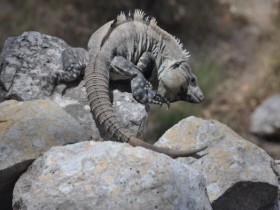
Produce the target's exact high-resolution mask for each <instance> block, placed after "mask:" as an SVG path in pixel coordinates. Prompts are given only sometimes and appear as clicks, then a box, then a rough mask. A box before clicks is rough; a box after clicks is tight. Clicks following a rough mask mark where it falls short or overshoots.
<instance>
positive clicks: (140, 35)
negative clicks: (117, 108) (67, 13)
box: [85, 10, 206, 158]
mask: <svg viewBox="0 0 280 210" xmlns="http://www.w3.org/2000/svg"><path fill="white" fill-rule="evenodd" d="M88 46H89V49H90V51H89V64H88V65H87V67H86V72H85V86H86V91H87V95H88V99H89V103H90V108H91V112H92V114H93V117H94V118H95V119H96V120H97V122H99V123H100V124H101V125H102V126H103V127H104V128H105V130H106V131H107V132H109V133H110V134H112V135H113V136H115V137H116V138H117V139H118V140H121V141H123V142H127V143H129V144H130V145H132V146H142V147H145V148H147V149H150V150H154V151H157V152H160V153H164V154H166V155H169V156H171V157H173V158H176V157H182V156H191V155H194V154H195V153H197V152H199V151H202V150H204V149H205V148H206V147H202V148H199V149H194V150H186V151H175V150H171V149H169V148H161V147H157V146H154V145H151V144H148V143H146V142H144V141H142V140H140V139H138V138H136V137H134V136H133V135H131V134H130V131H129V130H127V129H126V128H124V127H123V126H122V125H121V124H120V122H118V121H117V118H116V116H115V113H114V110H113V108H112V104H111V102H110V97H109V80H128V81H130V86H131V92H132V94H133V97H134V98H135V99H136V100H137V101H138V102H139V103H142V104H147V103H148V104H151V103H154V104H160V105H161V104H163V103H166V104H168V105H169V103H170V102H175V101H179V100H183V101H188V102H191V103H199V102H201V101H202V100H203V97H204V96H203V94H202V91H201V90H200V88H199V86H198V84H197V79H196V77H195V75H194V74H193V73H192V72H191V68H190V66H189V65H188V63H187V60H188V57H189V54H188V52H187V51H185V50H183V49H182V44H180V42H179V40H178V39H176V38H175V37H173V36H171V35H170V34H168V33H167V32H166V31H164V30H162V29H161V28H160V27H158V26H157V23H156V20H155V19H154V18H153V17H151V16H148V15H146V14H145V13H144V12H143V11H141V10H135V11H134V12H127V13H123V12H122V13H121V14H119V15H118V16H117V18H116V19H115V20H113V21H110V22H108V23H106V24H105V25H103V26H102V27H101V28H99V29H98V30H97V31H96V32H95V33H94V34H93V35H92V36H91V38H90V41H89V44H88ZM151 83H153V84H154V87H155V88H156V90H154V89H153V86H152V85H151Z"/></svg>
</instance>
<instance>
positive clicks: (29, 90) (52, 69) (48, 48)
mask: <svg viewBox="0 0 280 210" xmlns="http://www.w3.org/2000/svg"><path fill="white" fill-rule="evenodd" d="M64 51H66V52H68V53H63V52H64ZM69 52H73V53H72V54H71V53H69ZM78 52H79V53H80V54H81V55H84V56H85V55H86V53H87V52H86V51H85V50H84V49H82V48H71V47H70V46H69V45H68V44H66V42H64V41H63V40H61V39H59V38H57V37H52V36H48V35H45V34H41V33H39V32H34V31H32V32H24V33H23V34H22V35H21V36H18V37H10V38H8V39H7V40H6V42H5V44H4V47H3V50H2V53H1V55H0V87H1V88H0V89H2V90H0V94H1V95H0V98H2V99H3V98H4V99H17V100H20V101H22V100H24V101H27V100H34V99H45V98H48V97H50V96H51V95H52V94H53V93H56V92H59V91H63V89H65V87H66V86H67V85H65V84H63V85H58V87H56V86H57V84H56V83H57V82H58V81H55V80H54V76H55V75H61V73H62V72H65V71H64V66H66V67H69V65H71V64H72V63H71V62H70V61H71V59H69V55H73V56H76V57H75V58H76V59H77V60H78V59H80V60H78V64H79V63H82V64H81V65H83V66H81V68H85V65H86V63H87V61H86V59H81V58H80V56H77V54H79V53H78ZM63 55H65V56H67V59H63ZM72 60H73V59H72ZM64 61H65V62H66V61H67V62H66V63H65V62H64ZM81 72H82V70H81ZM81 78H82V75H81Z"/></svg>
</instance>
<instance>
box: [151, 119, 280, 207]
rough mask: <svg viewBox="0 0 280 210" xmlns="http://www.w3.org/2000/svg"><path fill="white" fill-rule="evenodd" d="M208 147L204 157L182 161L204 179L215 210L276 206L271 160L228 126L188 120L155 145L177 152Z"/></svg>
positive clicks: (200, 120)
mask: <svg viewBox="0 0 280 210" xmlns="http://www.w3.org/2000/svg"><path fill="white" fill-rule="evenodd" d="M205 144H206V145H208V149H207V150H206V151H202V152H201V153H200V155H205V156H203V157H201V158H200V159H194V158H192V157H189V158H179V160H180V161H182V162H184V163H188V164H191V165H192V166H193V167H195V168H196V169H198V170H199V171H201V172H202V174H203V175H204V176H205V178H206V182H207V193H208V196H209V199H210V201H211V203H212V207H213V209H221V210H222V209H227V210H233V209H234V210H237V209H238V210H243V209H244V210H245V209H246V210H248V209H260V208H262V207H266V206H268V205H273V204H275V203H276V201H277V191H278V189H277V178H276V175H275V173H274V171H273V169H272V168H271V161H272V159H271V158H270V157H269V156H268V155H267V154H266V152H265V151H263V150H262V149H261V148H259V147H257V146H256V145H254V144H252V143H250V142H248V141H246V140H245V139H242V138H241V137H240V136H239V135H237V134H236V133H235V132H233V131H232V130H231V129H230V128H228V127H227V126H225V125H223V124H221V123H219V122H217V121H214V120H203V119H199V118H195V117H189V118H186V119H184V120H182V121H180V122H179V123H178V124H177V125H175V126H174V127H172V128H171V129H169V130H168V131H167V132H166V133H165V134H164V135H163V136H162V137H161V138H160V140H159V141H158V142H157V143H156V145H157V146H166V145H169V146H172V147H173V148H177V149H178V148H181V149H182V148H189V147H199V146H202V145H205ZM265 209H268V208H265Z"/></svg>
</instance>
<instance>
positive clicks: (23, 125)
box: [0, 100, 89, 209]
mask: <svg viewBox="0 0 280 210" xmlns="http://www.w3.org/2000/svg"><path fill="white" fill-rule="evenodd" d="M87 139H89V136H87V135H86V133H85V131H84V130H83V128H82V127H81V126H80V125H79V123H78V122H77V121H76V120H75V119H74V118H72V117H71V116H70V115H68V114H67V113H66V112H65V111H64V110H63V109H61V108H60V107H59V106H58V105H57V104H55V103H53V102H51V101H44V100H36V101H30V102H17V101H15V100H9V101H5V102H2V103H1V104H0V203H1V209H11V204H12V191H13V187H14V184H15V182H16V180H17V179H18V178H19V176H20V175H21V174H22V172H24V171H25V170H26V169H27V167H28V166H29V165H30V164H31V163H32V161H33V160H34V159H35V158H37V157H38V156H39V155H41V154H42V153H43V152H44V151H46V150H48V149H49V148H50V147H52V146H54V145H64V144H70V143H75V142H78V141H85V140H87Z"/></svg>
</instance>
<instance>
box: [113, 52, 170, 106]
mask: <svg viewBox="0 0 280 210" xmlns="http://www.w3.org/2000/svg"><path fill="white" fill-rule="evenodd" d="M144 54H145V53H144ZM144 54H143V55H144ZM146 55H147V54H146ZM138 63H139V66H141V67H142V69H140V68H139V67H137V66H135V65H134V64H133V63H132V62H130V61H128V60H127V59H125V58H124V57H122V56H115V57H114V58H113V60H112V62H111V67H112V71H113V72H114V73H115V74H117V75H118V77H119V78H121V77H123V78H124V79H127V78H130V79H131V91H132V95H133V97H134V98H135V99H136V100H137V101H138V102H139V103H142V104H147V103H153V104H162V103H168V101H167V100H166V99H165V98H164V97H162V96H161V95H160V94H158V93H157V91H156V90H153V89H152V88H153V87H152V85H151V84H150V82H149V81H148V80H146V78H145V77H144V75H143V72H142V71H145V70H146V68H147V66H146V64H149V63H148V62H147V60H146V59H145V58H143V59H141V58H140V59H139V62H138ZM113 79H114V78H113Z"/></svg>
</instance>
